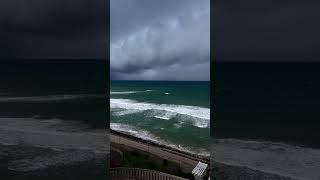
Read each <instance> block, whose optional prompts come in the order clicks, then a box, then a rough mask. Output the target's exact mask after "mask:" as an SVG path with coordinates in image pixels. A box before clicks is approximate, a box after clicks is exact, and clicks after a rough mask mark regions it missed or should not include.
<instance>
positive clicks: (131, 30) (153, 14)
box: [110, 0, 210, 80]
mask: <svg viewBox="0 0 320 180" xmlns="http://www.w3.org/2000/svg"><path fill="white" fill-rule="evenodd" d="M110 31H111V37H110V38H111V44H110V60H111V67H110V68H111V69H110V70H111V77H114V78H115V79H148V80H151V79H153V80H155V79H157V80H161V79H162V80H209V77H210V76H209V71H210V70H209V69H210V65H209V62H210V1H209V0H199V1H193V0H173V1H172V0H166V1H148V0H132V1H126V0H111V30H110Z"/></svg>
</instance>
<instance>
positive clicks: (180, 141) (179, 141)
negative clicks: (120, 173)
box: [110, 81, 210, 154]
mask: <svg viewBox="0 0 320 180" xmlns="http://www.w3.org/2000/svg"><path fill="white" fill-rule="evenodd" d="M110 97H111V98H110V110H111V124H110V127H111V128H112V129H114V130H118V131H122V132H125V133H129V134H132V135H134V136H137V137H140V138H144V139H148V140H151V141H155V142H157V143H161V144H165V145H169V146H172V147H175V148H178V149H181V150H185V151H191V152H194V153H197V154H208V152H209V136H210V129H209V128H210V83H209V82H169V81H112V82H111V90H110Z"/></svg>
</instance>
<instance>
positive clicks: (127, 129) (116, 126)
mask: <svg viewBox="0 0 320 180" xmlns="http://www.w3.org/2000/svg"><path fill="white" fill-rule="evenodd" d="M110 128H111V129H112V130H114V131H118V132H121V133H124V134H128V135H132V136H134V137H138V138H141V139H143V140H147V141H151V142H154V143H157V144H160V145H164V146H168V147H172V148H174V149H177V150H179V151H184V152H188V153H192V154H198V155H203V156H210V152H207V151H205V150H203V149H199V151H195V150H191V149H190V148H188V147H183V146H181V145H179V144H174V143H171V142H168V141H165V140H163V139H161V138H160V137H157V136H155V135H153V134H151V133H150V132H148V131H145V130H141V129H137V128H135V127H132V126H130V125H127V124H121V123H110Z"/></svg>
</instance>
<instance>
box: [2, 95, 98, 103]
mask: <svg viewBox="0 0 320 180" xmlns="http://www.w3.org/2000/svg"><path fill="white" fill-rule="evenodd" d="M100 96H102V95H100ZM87 97H99V95H95V94H77V95H71V94H61V95H48V96H20V97H0V102H40V101H61V100H70V99H79V98H87Z"/></svg>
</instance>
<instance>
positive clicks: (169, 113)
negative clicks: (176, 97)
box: [110, 98, 210, 128]
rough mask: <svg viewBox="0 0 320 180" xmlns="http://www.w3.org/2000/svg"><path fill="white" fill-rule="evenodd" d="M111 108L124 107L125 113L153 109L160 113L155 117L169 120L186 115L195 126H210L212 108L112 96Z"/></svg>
mask: <svg viewBox="0 0 320 180" xmlns="http://www.w3.org/2000/svg"><path fill="white" fill-rule="evenodd" d="M110 108H111V110H112V109H124V110H125V112H123V113H124V114H130V113H137V112H142V111H147V110H152V111H155V113H158V114H156V115H154V117H156V118H159V119H166V120H167V119H170V118H172V117H175V116H185V117H187V118H186V119H187V120H191V121H192V123H193V125H194V126H197V127H199V128H208V127H209V126H210V109H209V108H203V107H199V106H186V105H174V104H155V103H147V102H138V101H134V100H130V99H113V98H111V99H110ZM120 112H121V111H120ZM118 113H119V112H118Z"/></svg>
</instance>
